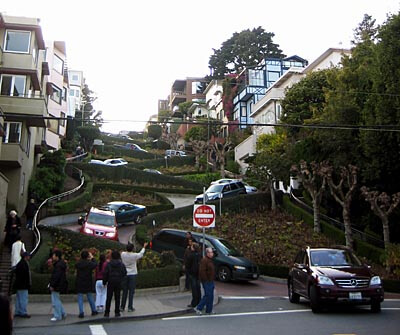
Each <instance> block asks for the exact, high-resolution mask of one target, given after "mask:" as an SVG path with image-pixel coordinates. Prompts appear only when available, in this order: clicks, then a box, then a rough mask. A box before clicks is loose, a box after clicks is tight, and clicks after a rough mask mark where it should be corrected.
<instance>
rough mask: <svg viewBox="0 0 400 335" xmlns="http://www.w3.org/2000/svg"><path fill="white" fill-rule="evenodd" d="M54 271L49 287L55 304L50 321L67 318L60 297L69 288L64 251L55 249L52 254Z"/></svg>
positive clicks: (52, 301)
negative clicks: (63, 257)
mask: <svg viewBox="0 0 400 335" xmlns="http://www.w3.org/2000/svg"><path fill="white" fill-rule="evenodd" d="M52 260H53V272H52V274H51V278H50V283H49V289H50V292H51V303H52V305H53V317H52V318H51V319H50V321H59V320H62V319H64V318H65V316H66V313H65V310H64V306H63V304H62V302H61V299H60V293H66V292H67V289H68V282H67V264H66V263H65V262H64V260H63V259H62V252H61V251H60V250H55V251H54V252H53V254H52Z"/></svg>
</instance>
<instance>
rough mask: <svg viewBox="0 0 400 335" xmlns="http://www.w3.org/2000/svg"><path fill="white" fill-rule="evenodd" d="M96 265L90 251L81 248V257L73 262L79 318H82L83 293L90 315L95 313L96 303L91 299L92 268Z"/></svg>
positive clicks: (92, 286)
mask: <svg viewBox="0 0 400 335" xmlns="http://www.w3.org/2000/svg"><path fill="white" fill-rule="evenodd" d="M96 267H97V262H96V260H95V259H94V258H93V255H92V253H90V252H88V251H86V250H83V251H82V252H81V259H80V260H79V261H78V263H76V264H75V268H76V292H77V293H78V306H79V318H84V316H85V313H84V308H83V295H84V294H86V297H87V300H88V302H89V305H90V308H91V310H92V316H94V315H97V314H98V312H97V310H96V305H95V304H94V300H93V294H92V292H93V289H94V285H93V270H94V269H95V268H96Z"/></svg>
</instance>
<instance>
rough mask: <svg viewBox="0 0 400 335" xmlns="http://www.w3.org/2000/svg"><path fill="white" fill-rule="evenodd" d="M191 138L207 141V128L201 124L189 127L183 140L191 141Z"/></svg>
mask: <svg viewBox="0 0 400 335" xmlns="http://www.w3.org/2000/svg"><path fill="white" fill-rule="evenodd" d="M193 140H198V141H207V130H206V129H205V127H203V126H194V127H192V128H190V129H189V131H188V132H186V134H185V141H186V142H191V141H193Z"/></svg>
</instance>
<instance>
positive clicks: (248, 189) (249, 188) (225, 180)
mask: <svg viewBox="0 0 400 335" xmlns="http://www.w3.org/2000/svg"><path fill="white" fill-rule="evenodd" d="M233 181H240V180H239V179H231V178H223V179H218V180H215V181H212V182H211V185H215V184H223V183H230V182H233ZM242 183H243V185H244V187H245V188H246V193H255V192H257V187H255V186H250V185H249V184H247V183H246V182H244V181H242Z"/></svg>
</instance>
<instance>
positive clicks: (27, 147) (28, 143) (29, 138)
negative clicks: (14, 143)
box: [25, 128, 31, 157]
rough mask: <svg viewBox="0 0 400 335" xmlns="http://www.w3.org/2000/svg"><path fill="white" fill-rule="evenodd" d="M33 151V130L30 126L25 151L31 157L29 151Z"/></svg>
mask: <svg viewBox="0 0 400 335" xmlns="http://www.w3.org/2000/svg"><path fill="white" fill-rule="evenodd" d="M30 151H31V132H30V130H29V128H28V132H27V136H26V140H25V153H26V154H27V156H28V157H29V152H30Z"/></svg>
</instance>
